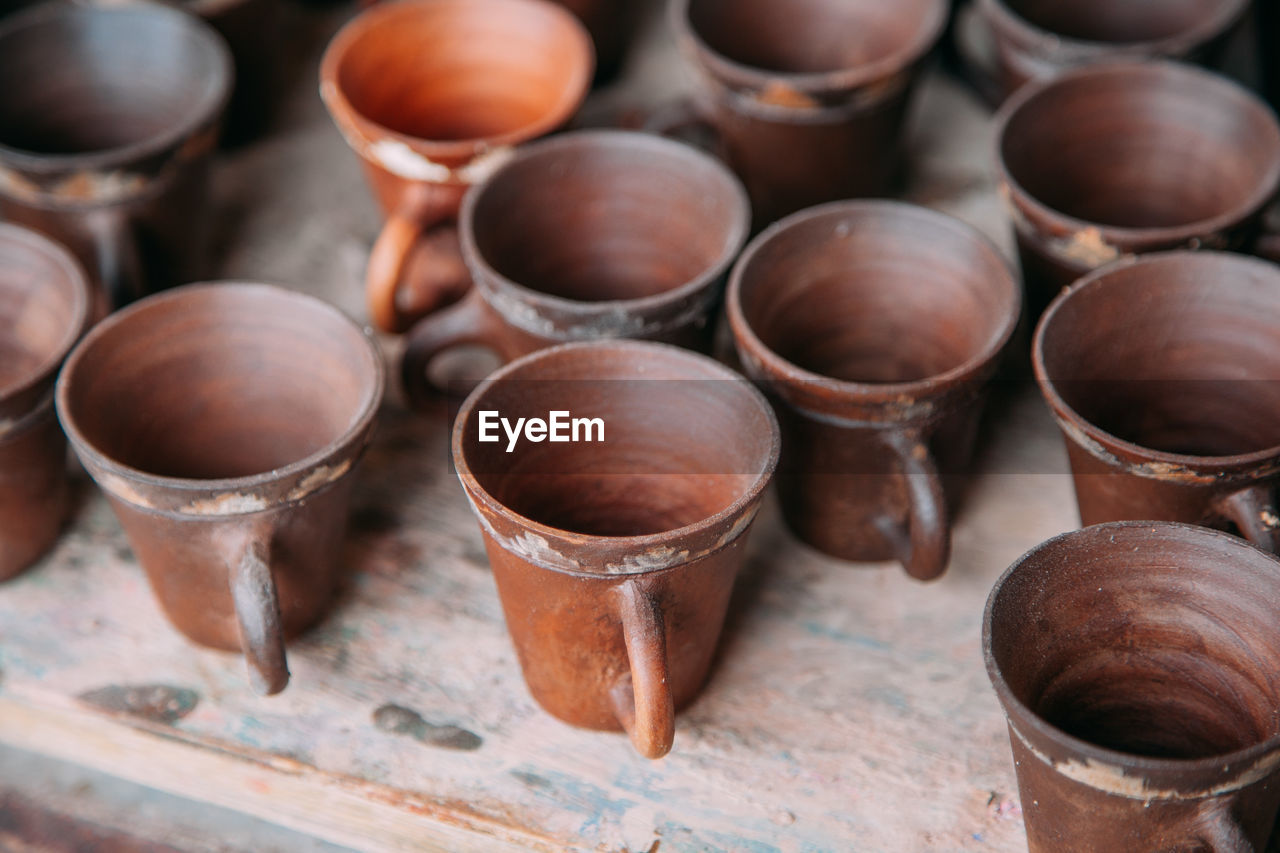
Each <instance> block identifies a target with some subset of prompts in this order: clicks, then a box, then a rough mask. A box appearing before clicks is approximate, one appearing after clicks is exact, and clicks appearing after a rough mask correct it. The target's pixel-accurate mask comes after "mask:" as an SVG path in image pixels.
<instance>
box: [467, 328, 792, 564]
mask: <svg viewBox="0 0 1280 853" xmlns="http://www.w3.org/2000/svg"><path fill="white" fill-rule="evenodd" d="M602 347H603V348H610V349H613V348H619V349H629V350H632V351H634V354H635V355H636V357H637V358H638V359H642V358H644V356H645V355H646V354H647V353H659V354H664V355H668V356H674V357H676V358H677V359H679V360H681V361H683V362H685V363H686V364H689V365H691V366H696V367H697V369H698V370H699V371H700V372H702V373H705V374H706V375H705V376H704V377H703V378H705V379H708V380H717V381H732V382H735V383H738V386H739V387H741V388H742V390H743V392H744V393H745V394H746V395H747V397H748V398H749V399H751V400H752V401H753V402H754V403H755V405H756V406H758V407H759V410H760V411H761V412H762V413H763V414H764V415H765V418H766V421H767V422H768V424H769V438H768V443H769V448H768V450H767V452H766V457H767V458H766V460H765V465H764V466H763V467H762V469H761V470H760V471H758V472H755V473H753V474H748V476H752V477H753V478H754V479H753V480H752V482H751V485H750V486H749V487H747V488H746V489H744V490H743V492H742V494H740V495H739V496H738V497H736V498H735V499H734V500H733V502H732V503H730V504H728V505H727V506H725V507H722V508H721V509H720V510H718V511H716V512H715V513H713V514H712V515H708V516H706V517H705V518H701V519H699V520H697V521H694V522H691V523H689V524H685V525H682V526H680V527H674V528H672V529H670V530H663V531H660V532H658V533H646V534H642V535H637V536H600V535H596V534H590V533H579V532H575V531H572V530H565V529H563V528H560V527H552V526H551V525H548V524H543V523H542V522H540V521H537V520H535V519H532V518H529V517H528V516H526V515H522V514H520V513H518V512H516V511H515V510H513V509H511V508H510V507H508V506H507V505H506V504H504V503H502V502H501V501H499V500H498V499H497V498H495V497H494V496H493V495H492V494H490V493H489V490H488V489H486V488H484V486H483V485H481V484H480V481H479V479H478V478H477V477H476V475H475V473H474V472H473V471H472V470H471V466H470V464H469V463H468V461H467V451H466V438H465V435H464V433H465V432H466V429H467V420H468V418H469V417H470V415H471V414H472V413H473V412H474V411H475V409H476V407H477V406H478V405H479V404H480V402H481V398H482V397H483V396H484V395H485V392H486V391H487V390H488V389H489V388H490V387H491V386H492V385H494V384H496V383H498V382H501V381H503V380H505V379H507V378H509V377H510V376H511V374H513V373H516V372H518V371H520V370H523V369H524V368H525V367H527V366H528V365H530V364H533V363H535V362H538V361H544V360H549V359H552V358H556V357H558V356H561V355H563V354H564V353H566V352H575V351H578V350H592V349H599V348H602ZM590 378H591V377H584V379H588V380H589V379H590ZM693 381H700V380H696V379H695V380H693ZM781 445H782V437H781V429H780V427H779V426H778V420H777V416H776V415H775V414H774V411H773V407H772V406H771V405H770V404H769V401H768V400H766V399H765V397H764V395H763V394H761V393H760V391H759V389H757V388H756V387H755V386H754V385H753V384H752V383H751V382H750V380H748V379H747V378H746V377H744V376H743V375H741V374H740V373H737V372H735V371H733V370H731V369H730V368H728V367H726V366H725V365H723V364H721V363H720V362H718V361H716V360H714V359H712V358H709V357H707V356H705V355H702V354H700V353H696V352H693V351H692V350H688V349H684V348H682V347H678V346H674V345H672V344H666V343H660V342H656V341H641V340H632V339H627V338H617V339H606V340H599V341H574V342H571V343H565V344H558V345H556V346H553V347H546V348H544V349H540V350H537V351H535V352H532V353H529V354H528V355H525V356H521V357H520V358H518V359H516V360H515V361H512V362H510V363H509V364H505V365H503V366H502V367H500V368H498V370H496V371H494V372H493V373H491V374H490V375H489V376H488V377H487V378H486V379H484V380H483V381H482V382H481V383H480V384H479V385H477V386H476V388H475V389H474V390H473V391H472V392H471V393H470V394H468V395H467V398H466V400H464V401H463V403H462V406H461V408H459V409H458V414H457V415H456V416H455V418H454V422H453V429H452V435H451V436H450V449H451V451H452V456H453V465H454V469H455V470H456V472H457V475H458V479H459V480H461V481H462V486H463V490H464V491H465V492H466V494H467V496H468V498H470V499H471V502H472V503H473V504H475V503H476V502H479V503H480V504H483V506H484V508H485V510H487V511H488V512H491V513H493V514H494V515H496V516H500V517H502V518H503V519H505V520H506V521H508V522H510V523H513V524H515V525H516V526H518V527H520V528H521V529H523V530H526V531H532V532H534V533H536V534H538V535H540V536H543V537H547V538H549V540H550V541H557V540H563V539H565V538H566V537H567V538H571V539H573V540H574V541H575V542H578V543H582V544H588V545H606V546H608V549H609V550H611V551H624V550H626V551H632V550H634V551H644V550H647V549H650V548H653V547H659V546H662V545H664V544H666V543H669V542H670V541H672V540H673V539H683V538H687V537H690V536H694V535H697V534H699V533H705V532H707V531H709V530H711V529H713V528H715V527H717V526H722V525H725V524H727V523H728V522H729V521H730V520H731V519H733V518H735V517H738V516H742V515H744V514H746V513H750V512H751V508H752V506H753V505H754V504H757V503H758V502H759V501H760V498H761V497H762V495H763V493H764V491H765V489H766V488H768V486H769V483H770V482H771V481H772V479H773V472H774V470H775V469H776V468H777V466H778V456H779V453H780V451H781ZM476 509H477V510H478V509H479V507H476ZM477 515H479V512H477ZM751 517H752V518H754V513H753V514H752V515H751ZM741 532H742V533H745V532H746V530H745V527H744V529H743V530H742V531H741ZM735 538H736V537H735ZM731 542H732V540H729V541H726V542H724V543H723V544H722V545H721V546H720V547H725V546H727V545H729V544H731ZM716 550H719V548H717V549H716ZM691 560H692V558H690V559H687V560H681V561H677V562H674V563H671V564H668V565H664V566H660V567H658V568H651V569H650V568H646V569H639V570H636V571H623V572H592V571H586V570H583V569H570V568H566V567H563V566H551V565H546V564H545V563H543V562H538V563H537V564H536V565H537V566H538V568H540V569H545V570H547V571H554V572H559V573H561V574H566V575H572V576H575V577H584V578H612V579H619V580H620V579H625V578H628V577H636V576H640V575H651V574H655V573H658V572H664V571H670V570H672V569H676V568H678V567H680V566H682V565H685V564H687V563H688V562H690V561H691Z"/></svg>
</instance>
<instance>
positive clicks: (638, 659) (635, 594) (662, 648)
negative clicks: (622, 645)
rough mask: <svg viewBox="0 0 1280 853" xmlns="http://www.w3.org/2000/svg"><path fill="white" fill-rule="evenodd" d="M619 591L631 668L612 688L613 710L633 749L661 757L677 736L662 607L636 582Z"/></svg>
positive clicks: (623, 629) (650, 755)
mask: <svg viewBox="0 0 1280 853" xmlns="http://www.w3.org/2000/svg"><path fill="white" fill-rule="evenodd" d="M617 595H618V607H619V610H620V611H621V614H622V636H623V639H624V640H625V642H626V644H627V663H628V666H629V669H630V671H629V672H628V673H627V674H626V675H623V676H622V677H621V678H619V679H618V681H617V683H616V684H614V686H613V690H612V691H611V692H610V698H611V699H612V700H613V709H614V713H615V714H617V716H618V722H620V723H622V728H623V729H625V730H626V732H627V735H628V736H629V737H630V738H631V744H632V745H633V746H634V747H635V748H636V751H637V752H639V753H640V754H641V755H643V756H644V757H645V758H661V757H662V756H664V755H666V754H667V753H668V752H670V751H671V743H672V741H674V740H675V737H676V712H675V703H674V700H673V699H672V697H671V686H670V679H669V674H668V669H667V633H666V628H665V626H664V623H663V617H662V608H661V607H660V606H659V605H658V602H657V600H656V599H655V598H654V597H653V596H652V595H650V594H649V593H647V592H645V590H644V589H642V588H641V586H640V582H639V581H636V580H629V581H625V582H624V583H622V584H621V585H620V586H618V587H617Z"/></svg>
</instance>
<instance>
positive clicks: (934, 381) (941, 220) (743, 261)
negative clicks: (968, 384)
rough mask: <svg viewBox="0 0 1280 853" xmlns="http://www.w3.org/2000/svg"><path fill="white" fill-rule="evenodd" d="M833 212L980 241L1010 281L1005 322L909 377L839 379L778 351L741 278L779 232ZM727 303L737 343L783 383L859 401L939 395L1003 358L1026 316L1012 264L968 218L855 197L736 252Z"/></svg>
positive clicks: (796, 218) (805, 213) (795, 218)
mask: <svg viewBox="0 0 1280 853" xmlns="http://www.w3.org/2000/svg"><path fill="white" fill-rule="evenodd" d="M834 213H877V214H880V215H890V216H894V217H901V216H914V217H917V218H921V219H927V220H929V221H930V222H932V223H933V224H935V225H938V226H941V227H943V228H947V229H950V230H952V231H953V232H954V233H956V234H957V235H959V236H963V237H964V238H965V239H967V240H970V241H972V242H973V243H974V245H976V246H980V247H981V248H982V249H983V250H984V251H986V252H988V253H989V254H990V255H991V257H992V258H993V259H994V260H996V261H998V262H999V264H1000V267H1001V268H1002V269H1003V270H1004V271H1005V273H1006V276H1005V278H1006V279H1007V283H1008V284H1009V294H1010V297H1011V298H1010V306H1009V309H1010V310H1009V311H1008V312H1007V316H1006V317H1005V319H1004V322H1003V324H1002V325H1001V326H1000V327H999V328H998V330H997V331H996V333H995V334H993V335H991V336H990V337H989V339H988V340H987V341H986V342H985V343H984V344H983V346H982V348H981V349H980V350H979V351H978V352H977V353H975V354H974V355H972V356H970V357H968V358H966V359H965V360H964V361H963V362H961V363H960V364H958V365H956V366H954V367H951V368H948V369H947V370H944V371H942V372H940V373H936V374H933V375H931V376H926V377H924V378H922V379H915V380H911V381H907V382H857V381H853V380H847V379H837V378H835V377H832V376H826V375H823V374H821V373H815V372H813V371H812V370H808V369H806V368H804V367H802V366H800V365H798V364H796V363H795V362H793V361H791V360H789V359H786V358H784V357H783V356H781V355H779V354H778V353H776V352H775V351H774V350H773V349H772V348H771V347H769V346H768V345H767V344H765V342H764V341H763V340H761V338H760V336H759V335H758V334H756V331H755V329H754V328H753V327H752V325H751V324H750V323H749V322H748V321H747V317H746V312H745V310H744V309H743V306H742V279H743V278H744V276H745V273H746V269H747V267H748V266H750V265H751V263H752V262H753V261H754V260H755V258H756V256H757V255H758V254H759V253H760V252H761V251H762V250H763V249H764V247H765V246H766V245H767V244H768V243H770V242H772V241H773V240H774V239H776V238H777V237H778V236H779V235H781V234H783V233H785V232H787V231H790V230H792V229H793V228H795V227H797V226H800V225H804V224H806V223H808V222H809V221H811V220H816V219H822V218H824V217H827V216H830V215H831V214H834ZM725 307H726V311H727V313H728V316H729V324H730V327H731V328H732V331H733V337H734V339H735V342H736V343H739V344H740V345H743V346H744V348H745V349H748V350H749V351H750V355H751V356H752V358H754V359H756V360H758V361H759V362H760V363H761V364H762V366H763V367H764V369H765V370H766V371H767V372H768V373H769V374H770V375H771V376H772V378H774V379H778V380H781V381H784V382H802V383H804V384H805V385H808V386H812V387H817V388H821V389H823V390H826V391H830V392H833V393H835V394H840V395H845V396H850V397H854V398H856V399H857V401H858V402H874V401H877V400H882V399H885V398H895V397H901V396H904V395H907V396H912V397H923V396H937V395H938V394H939V393H940V392H941V391H943V390H944V389H947V388H950V387H952V386H954V385H956V384H958V383H960V382H962V381H964V380H965V379H968V378H970V377H973V376H975V375H977V374H979V373H981V372H982V370H983V369H984V368H985V367H986V366H988V365H990V364H991V363H992V362H993V361H994V360H996V359H998V358H999V357H1000V354H1001V352H1003V351H1004V349H1005V347H1006V346H1007V345H1008V344H1009V341H1010V340H1012V338H1013V333H1014V331H1015V330H1016V328H1017V326H1018V322H1019V320H1020V318H1021V316H1022V287H1021V284H1020V282H1019V280H1018V277H1017V275H1016V274H1015V273H1014V271H1013V267H1012V265H1011V264H1010V263H1009V261H1008V259H1007V258H1005V256H1004V254H1003V253H1002V252H1001V251H1000V250H999V248H997V247H996V245H995V243H994V242H993V241H992V240H991V239H990V238H989V237H987V235H986V234H983V233H982V232H981V231H979V230H978V229H977V228H975V227H973V226H972V225H969V224H968V223H967V222H964V221H963V220H960V219H957V218H956V217H954V216H951V215H949V214H946V213H941V212H939V211H936V210H933V209H931V208H927V207H922V206H920V205H916V204H911V203H909V202H904V201H897V200H891V199H857V200H846V201H834V202H828V203H826V204H820V205H817V206H816V207H809V208H805V209H804V210H801V211H798V212H796V213H793V214H791V215H790V216H786V217H783V218H782V219H779V220H778V221H777V222H774V223H773V224H772V225H770V226H769V227H768V228H766V229H765V230H764V231H761V232H760V233H759V234H757V235H756V237H755V239H753V240H752V241H751V243H750V244H749V245H748V246H747V248H746V249H745V250H743V252H742V254H741V255H740V256H739V257H738V260H737V263H735V264H734V268H733V272H732V273H731V274H730V276H729V287H728V289H727V291H726V293H725Z"/></svg>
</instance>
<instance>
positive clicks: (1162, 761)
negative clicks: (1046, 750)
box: [982, 521, 1280, 799]
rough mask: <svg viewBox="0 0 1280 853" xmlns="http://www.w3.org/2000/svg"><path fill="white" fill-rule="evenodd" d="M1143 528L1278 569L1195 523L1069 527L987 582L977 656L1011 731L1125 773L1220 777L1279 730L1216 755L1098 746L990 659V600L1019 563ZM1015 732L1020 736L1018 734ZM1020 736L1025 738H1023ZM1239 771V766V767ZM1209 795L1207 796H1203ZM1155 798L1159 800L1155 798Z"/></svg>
mask: <svg viewBox="0 0 1280 853" xmlns="http://www.w3.org/2000/svg"><path fill="white" fill-rule="evenodd" d="M1135 529H1142V530H1148V531H1153V532H1161V533H1176V534H1178V535H1180V536H1188V537H1191V538H1197V537H1199V538H1202V539H1204V540H1206V541H1217V542H1218V543H1220V544H1222V545H1223V546H1225V547H1227V548H1229V549H1233V550H1235V551H1237V552H1238V553H1240V554H1247V555H1253V556H1255V557H1259V558H1261V559H1264V560H1269V561H1271V562H1272V563H1274V564H1275V566H1276V570H1277V572H1280V557H1277V556H1276V555H1275V554H1271V553H1269V552H1267V551H1263V550H1262V549H1260V548H1256V547H1254V546H1252V545H1250V544H1249V543H1247V542H1246V541H1245V540H1243V539H1240V538H1239V537H1236V536H1232V535H1230V534H1228V533H1223V532H1222V531H1219V530H1213V529H1211V528H1207V527H1202V526H1200V525H1195V524H1184V523H1182V522H1176V521H1109V522H1103V523H1101V524H1093V525H1089V526H1087V527H1080V528H1076V529H1075V530H1068V531H1066V532H1064V533H1059V534H1058V535H1056V536H1053V537H1050V538H1049V539H1046V540H1044V541H1043V542H1041V543H1039V544H1038V545H1036V546H1034V547H1033V548H1031V549H1030V550H1028V551H1027V552H1026V553H1024V554H1022V555H1021V556H1020V557H1018V558H1017V559H1016V560H1014V561H1013V563H1012V564H1011V565H1010V566H1009V568H1007V569H1005V570H1004V571H1003V572H1002V573H1001V574H1000V577H999V578H998V579H997V580H996V582H995V583H994V584H993V585H992V587H991V591H990V593H988V595H987V603H986V605H985V606H984V608H983V611H982V658H983V663H984V664H985V666H986V670H987V677H988V679H989V680H990V681H991V685H992V687H993V688H994V690H995V692H996V695H997V697H998V698H999V700H1000V702H1001V704H1002V705H1003V706H1004V709H1005V716H1006V720H1007V722H1008V724H1009V727H1010V729H1012V730H1014V731H1016V730H1017V727H1018V725H1021V724H1023V723H1024V722H1025V724H1026V725H1027V726H1028V727H1029V728H1031V729H1032V730H1033V731H1034V732H1035V734H1037V735H1039V736H1041V737H1043V738H1045V739H1046V740H1049V741H1052V742H1054V743H1056V744H1059V745H1061V746H1062V747H1064V748H1066V749H1069V750H1071V751H1072V752H1073V753H1074V754H1076V755H1079V756H1082V757H1084V758H1085V759H1087V760H1097V761H1100V762H1104V763H1106V764H1107V765H1109V766H1115V767H1118V768H1123V769H1124V770H1125V771H1126V774H1127V771H1137V772H1139V773H1156V774H1159V773H1165V774H1167V773H1187V772H1193V773H1196V774H1204V776H1214V775H1217V776H1221V775H1222V774H1223V771H1224V769H1225V768H1228V767H1230V766H1231V765H1235V764H1238V763H1241V762H1247V761H1256V760H1258V759H1260V758H1261V757H1262V756H1264V755H1266V754H1267V753H1273V752H1276V751H1277V750H1280V731H1277V732H1276V733H1275V734H1273V735H1272V736H1271V737H1269V738H1266V739H1264V740H1261V741H1258V742H1257V743H1254V744H1250V745H1249V746H1245V747H1241V748H1239V749H1235V750H1232V751H1230V752H1224V753H1219V754H1217V755H1209V756H1204V757H1201V758H1158V757H1156V756H1150V755H1139V754H1137V753H1131V752H1123V751H1121V750H1118V749H1111V748H1109V747H1105V746H1099V745H1097V744H1094V743H1092V742H1090V741H1087V740H1084V739H1083V738H1079V737H1077V736H1075V735H1073V734H1070V733H1069V732H1067V731H1065V730H1064V729H1061V728H1059V727H1058V726H1055V725H1053V724H1052V723H1050V722H1048V721H1047V720H1045V719H1044V718H1043V717H1041V716H1040V714H1038V713H1037V712H1036V711H1034V710H1033V709H1032V708H1031V707H1030V706H1028V705H1027V704H1026V703H1025V702H1023V701H1022V700H1021V699H1020V698H1018V697H1017V696H1016V695H1015V694H1014V692H1013V688H1012V687H1010V686H1009V683H1008V682H1007V681H1006V680H1005V678H1004V673H1003V672H1002V671H1001V668H1000V666H999V664H998V663H997V662H996V660H995V652H994V650H993V646H992V643H993V631H992V625H993V621H994V610H995V602H996V599H997V598H998V596H999V594H1000V592H1001V591H1002V590H1003V589H1004V586H1005V583H1006V582H1007V581H1008V580H1009V579H1010V578H1011V577H1012V576H1013V575H1014V574H1015V573H1016V572H1018V571H1020V570H1021V569H1022V568H1023V566H1025V565H1027V564H1029V563H1030V562H1031V561H1033V560H1034V559H1036V558H1037V557H1039V556H1041V555H1042V554H1043V553H1044V552H1046V551H1048V550H1049V549H1051V548H1054V547H1057V546H1059V545H1062V544H1063V543H1070V542H1071V540H1077V539H1087V538H1088V537H1092V536H1102V535H1103V534H1109V533H1110V532H1111V531H1116V530H1135ZM1009 708H1012V709H1014V710H1016V711H1017V712H1018V716H1019V720H1018V724H1017V725H1015V723H1014V721H1013V719H1012V715H1011V714H1009V712H1008V710H1007V709H1009ZM1019 736H1022V735H1021V733H1019ZM1022 737H1024V738H1025V736H1022ZM1242 769H1243V768H1242ZM1206 796H1208V794H1206ZM1154 799H1159V798H1158V797H1157V798H1154Z"/></svg>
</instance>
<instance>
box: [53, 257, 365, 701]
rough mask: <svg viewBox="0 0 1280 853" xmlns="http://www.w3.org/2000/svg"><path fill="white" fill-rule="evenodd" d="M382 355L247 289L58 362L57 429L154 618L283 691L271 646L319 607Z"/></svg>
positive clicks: (150, 319)
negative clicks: (107, 513) (145, 586)
mask: <svg viewBox="0 0 1280 853" xmlns="http://www.w3.org/2000/svg"><path fill="white" fill-rule="evenodd" d="M383 384H384V379H383V367H382V360H381V356H380V354H379V353H378V351H377V349H376V348H375V346H374V344H373V342H372V341H371V340H370V339H369V337H368V336H367V335H366V334H365V333H364V332H363V331H362V330H361V329H360V328H359V327H358V326H356V324H355V323H353V322H351V320H349V319H348V318H347V317H346V316H344V315H343V314H342V313H340V312H339V311H338V310H337V309H335V308H333V307H332V306H330V305H328V304H326V303H324V302H321V301H320V300H318V299H315V298H312V297H310V296H305V295H303V294H300V293H294V292H291V291H288V290H285V289H283V288H280V287H274V286H270V285H262V284H246V283H233V282H220V283H212V284H201V285H188V286H186V287H182V288H178V289H176V290H173V291H170V292H168V293H165V294H161V295H158V296H153V297H150V298H148V299H146V300H143V301H141V302H139V303H138V304H137V305H134V306H132V307H131V308H128V309H126V310H124V311H121V312H118V313H116V314H113V315H112V316H110V317H108V318H107V319H106V320H104V321H103V322H102V323H100V324H99V325H98V326H97V327H96V328H94V330H93V331H91V332H90V333H89V334H88V335H87V336H86V337H85V338H84V340H83V341H82V342H81V343H80V345H79V346H78V347H77V348H76V349H75V351H74V352H72V354H71V356H70V358H69V359H68V360H67V364H66V367H65V368H64V370H63V372H62V376H61V378H60V379H59V381H58V386H57V406H58V415H59V417H60V418H61V420H62V424H63V426H64V428H65V429H66V431H67V436H68V438H69V439H70V440H71V444H72V446H73V447H74V448H75V451H76V453H77V454H78V455H79V457H80V461H81V462H83V463H84V466H85V468H86V469H87V470H88V471H89V473H90V475H92V477H93V479H94V480H95V481H97V483H98V485H99V487H101V488H102V490H103V492H105V493H106V495H107V498H108V500H109V501H110V503H111V507H112V509H113V510H114V511H115V514H116V517H117V518H118V519H119V520H120V524H121V526H122V527H123V528H124V531H125V534H126V535H127V536H128V538H129V543H130V545H131V546H132V547H133V551H134V554H135V555H136V556H137V558H138V562H139V563H141V564H142V568H143V569H144V570H145V571H146V573H147V577H148V579H149V580H150V582H151V588H152V591H153V592H154V593H155V596H156V598H157V599H158V601H159V603H160V606H161V608H162V609H163V610H164V612H165V615H166V616H167V617H168V618H169V621H170V622H171V623H172V624H173V625H174V627H176V628H177V629H178V630H179V631H181V632H182V633H183V634H185V635H186V636H187V637H188V638H190V639H191V640H193V641H195V642H196V643H199V644H200V645H204V646H209V647H212V648H215V649H224V650H228V651H235V650H239V651H243V653H244V655H245V657H246V660H247V662H248V666H249V680H250V683H251V685H252V686H253V688H254V690H256V691H257V692H259V693H263V694H270V693H276V692H279V691H280V690H283V689H284V687H285V685H286V684H287V683H288V679H289V671H288V668H287V665H286V662H285V652H284V641H285V638H286V637H292V636H294V635H296V634H298V633H300V632H301V631H303V630H304V629H305V628H307V627H309V626H310V625H311V624H312V623H314V622H315V621H316V620H318V619H319V618H320V616H321V615H322V614H323V612H324V610H325V607H326V605H327V604H328V602H329V601H330V599H331V598H332V595H333V591H334V587H335V584H336V582H337V578H338V572H339V568H340V566H339V561H340V557H341V553H342V547H341V546H342V539H343V536H344V531H345V527H346V517H347V510H348V504H349V500H350V493H351V486H352V482H353V477H352V472H353V471H354V469H355V467H356V465H357V463H358V462H359V459H360V457H361V455H362V453H363V451H364V448H365V446H366V445H367V444H368V441H369V437H370V433H371V432H372V430H373V424H374V420H375V417H376V414H377V409H378V405H379V403H380V401H381V399H382V391H383Z"/></svg>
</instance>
